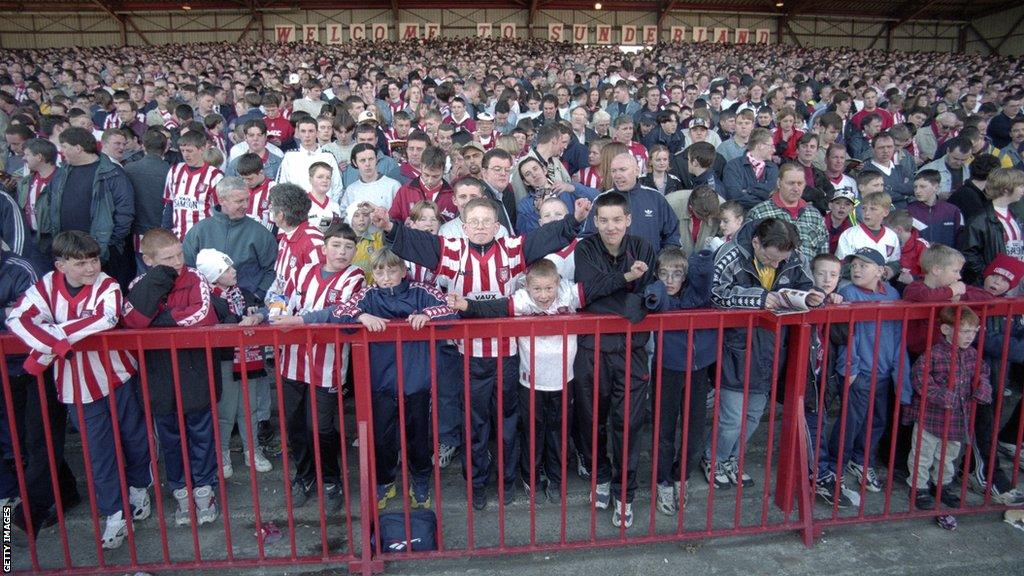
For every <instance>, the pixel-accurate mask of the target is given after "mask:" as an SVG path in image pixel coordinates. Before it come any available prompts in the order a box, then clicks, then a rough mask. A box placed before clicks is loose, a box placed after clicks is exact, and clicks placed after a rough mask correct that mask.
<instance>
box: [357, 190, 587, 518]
mask: <svg viewBox="0 0 1024 576" xmlns="http://www.w3.org/2000/svg"><path fill="white" fill-rule="evenodd" d="M466 180H469V179H466ZM477 184H478V185H479V188H480V189H481V194H482V192H483V186H484V184H483V182H479V181H477ZM497 210H498V208H497V206H496V205H495V203H494V202H493V201H492V200H490V199H487V198H474V199H472V200H470V201H469V202H468V203H467V204H466V205H465V207H464V208H463V210H462V212H463V215H464V218H463V228H464V229H465V233H466V238H465V239H460V238H441V237H438V236H434V235H432V234H429V233H426V232H423V231H420V230H414V229H412V228H407V227H405V226H401V225H395V223H394V222H393V221H392V220H391V219H390V218H389V217H388V213H387V209H386V208H380V207H376V208H375V210H374V213H373V224H374V225H375V226H377V227H378V228H380V229H381V230H384V231H385V233H386V236H385V241H386V242H387V244H389V246H390V248H391V249H392V250H393V251H394V252H395V253H396V254H398V255H399V256H400V257H402V258H403V259H405V260H408V261H411V262H415V263H417V264H420V265H423V266H426V267H427V268H430V269H433V270H434V271H435V274H436V275H437V277H438V283H439V284H442V285H446V286H447V288H448V291H449V292H451V293H453V294H457V295H459V296H463V297H465V298H467V299H470V300H492V299H495V298H501V297H505V296H511V295H512V292H513V290H514V288H515V280H516V278H517V277H518V276H519V275H520V274H522V273H523V272H525V270H526V267H527V266H528V265H529V264H532V263H533V262H535V261H537V260H539V259H541V258H543V257H545V256H547V255H548V254H550V253H552V252H555V251H557V250H560V249H562V248H564V247H565V246H566V245H567V244H569V243H570V242H572V241H573V240H574V239H575V238H576V235H577V234H578V232H579V223H580V222H582V221H583V220H585V219H586V217H587V214H588V212H589V210H590V201H589V200H586V199H579V200H577V201H576V210H575V214H574V215H573V216H574V218H570V217H566V218H565V219H564V220H562V221H561V222H552V223H550V224H548V225H546V226H542V227H540V228H538V229H537V230H535V231H534V232H532V233H530V234H529V235H526V236H514V237H509V238H495V236H496V234H497V233H498V227H499V224H498V217H497ZM459 348H460V352H462V353H463V354H468V355H469V356H470V361H469V383H468V384H469V389H470V403H471V408H470V415H471V419H472V438H471V442H470V443H469V444H470V445H471V447H472V467H473V470H472V478H473V507H474V508H476V509H477V510H482V509H484V508H485V507H486V506H487V483H488V480H489V478H490V473H491V459H492V458H491V454H490V451H489V450H488V443H489V440H490V427H491V420H492V418H493V417H494V414H493V410H494V409H495V408H494V406H492V400H493V399H494V398H495V388H496V385H497V383H498V382H499V377H498V376H497V374H498V366H499V358H500V359H501V363H500V366H501V376H500V382H501V385H502V391H501V395H502V396H501V405H502V412H503V413H502V418H501V422H502V424H501V436H500V438H501V439H502V442H503V445H504V448H503V449H504V452H503V457H504V467H505V469H504V470H503V471H502V472H501V473H502V475H503V477H504V480H505V482H504V492H505V493H504V494H503V499H504V501H505V503H506V504H507V503H508V502H510V501H511V500H512V499H514V498H515V490H516V488H515V486H516V484H515V480H516V463H517V462H518V460H519V442H518V439H517V428H518V415H519V408H518V398H517V389H516V382H517V381H518V380H519V357H518V355H517V354H516V343H515V339H512V338H508V339H504V341H500V340H499V339H497V338H488V339H476V340H472V341H471V342H470V343H469V350H466V343H465V342H464V341H460V342H459ZM499 448H500V447H499Z"/></svg>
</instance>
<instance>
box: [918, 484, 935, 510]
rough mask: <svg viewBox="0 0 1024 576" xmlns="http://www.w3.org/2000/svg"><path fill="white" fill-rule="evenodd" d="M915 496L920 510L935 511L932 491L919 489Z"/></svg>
mask: <svg viewBox="0 0 1024 576" xmlns="http://www.w3.org/2000/svg"><path fill="white" fill-rule="evenodd" d="M915 495H916V499H915V503H916V506H917V509H918V510H935V497H934V496H932V492H931V490H928V489H927V488H918V489H917V491H916V492H915Z"/></svg>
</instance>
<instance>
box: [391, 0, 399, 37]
mask: <svg viewBox="0 0 1024 576" xmlns="http://www.w3.org/2000/svg"><path fill="white" fill-rule="evenodd" d="M391 15H392V16H393V17H394V19H395V30H398V0H391ZM398 34H401V32H398ZM399 39H401V38H399Z"/></svg>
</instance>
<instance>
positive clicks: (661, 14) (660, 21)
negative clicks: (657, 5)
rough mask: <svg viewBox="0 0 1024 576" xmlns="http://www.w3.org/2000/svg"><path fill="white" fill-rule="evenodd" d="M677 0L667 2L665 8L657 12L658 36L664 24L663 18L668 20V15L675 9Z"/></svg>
mask: <svg viewBox="0 0 1024 576" xmlns="http://www.w3.org/2000/svg"><path fill="white" fill-rule="evenodd" d="M678 2H679V0H667V1H666V3H665V7H664V8H662V9H661V10H659V11H658V31H659V35H660V31H661V27H662V25H664V24H665V18H668V13H669V12H671V11H672V9H673V8H675V6H676V4H677V3H678Z"/></svg>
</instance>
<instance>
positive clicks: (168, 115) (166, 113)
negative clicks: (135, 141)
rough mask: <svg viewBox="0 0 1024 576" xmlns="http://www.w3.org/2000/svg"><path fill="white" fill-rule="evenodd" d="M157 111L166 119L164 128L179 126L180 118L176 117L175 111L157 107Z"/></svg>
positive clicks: (172, 128) (170, 128)
mask: <svg viewBox="0 0 1024 576" xmlns="http://www.w3.org/2000/svg"><path fill="white" fill-rule="evenodd" d="M156 113H157V114H159V115H160V118H162V119H163V121H164V128H167V129H168V130H174V129H175V128H177V127H178V119H177V118H175V117H174V113H173V112H171V111H170V110H161V109H159V108H157V109H156Z"/></svg>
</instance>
